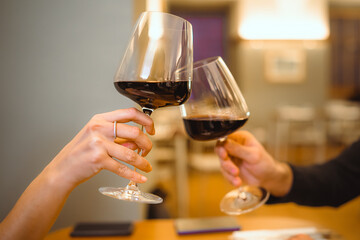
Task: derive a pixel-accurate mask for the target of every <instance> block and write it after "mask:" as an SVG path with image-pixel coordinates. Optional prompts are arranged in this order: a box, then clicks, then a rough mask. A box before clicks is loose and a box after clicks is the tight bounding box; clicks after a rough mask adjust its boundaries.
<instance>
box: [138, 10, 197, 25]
mask: <svg viewBox="0 0 360 240" xmlns="http://www.w3.org/2000/svg"><path fill="white" fill-rule="evenodd" d="M145 14H163V15H167V16H169V17H173V18H178V19H180V20H182V21H184V22H185V23H186V24H189V25H190V26H192V24H191V23H190V22H189V21H188V20H186V19H185V18H182V17H180V16H177V15H174V14H171V13H167V12H161V11H144V12H142V13H141V14H140V16H141V15H145ZM140 16H139V18H140Z"/></svg>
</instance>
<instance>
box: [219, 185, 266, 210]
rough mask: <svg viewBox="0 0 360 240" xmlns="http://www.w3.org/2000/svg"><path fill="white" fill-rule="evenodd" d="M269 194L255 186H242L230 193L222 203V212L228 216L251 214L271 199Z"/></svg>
mask: <svg viewBox="0 0 360 240" xmlns="http://www.w3.org/2000/svg"><path fill="white" fill-rule="evenodd" d="M269 195H270V194H269V192H268V191H266V190H265V189H263V188H258V187H254V186H242V187H240V188H238V189H234V190H232V191H230V192H228V193H227V194H226V195H225V196H224V197H223V199H222V200H221V202H220V210H221V211H222V212H224V213H226V214H228V215H240V214H243V213H247V212H250V211H252V210H254V209H256V208H258V207H260V206H261V205H263V204H264V203H265V202H266V201H267V200H268V199H269Z"/></svg>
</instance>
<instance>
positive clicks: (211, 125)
mask: <svg viewBox="0 0 360 240" xmlns="http://www.w3.org/2000/svg"><path fill="white" fill-rule="evenodd" d="M181 115H182V118H183V122H184V126H185V129H186V132H187V134H188V135H189V136H190V137H191V138H192V139H194V140H198V141H207V140H219V141H225V140H226V136H227V135H229V134H231V133H232V132H234V131H236V130H237V129H239V128H241V127H242V126H243V125H244V124H245V123H246V121H247V120H248V118H249V116H250V112H249V110H248V107H247V105H246V102H245V99H244V97H243V96H242V94H241V92H240V89H239V87H238V85H237V83H236V82H235V79H234V77H233V76H232V74H231V72H230V70H229V69H228V67H227V66H226V64H225V62H224V61H223V59H222V58H221V57H212V58H207V59H204V60H200V61H198V62H195V63H194V69H193V85H192V92H191V96H190V98H189V100H188V101H187V102H186V103H185V104H184V105H182V106H181ZM268 197H269V193H268V192H267V191H266V190H265V189H262V188H258V187H256V186H241V187H240V188H238V189H235V190H233V191H230V192H229V193H227V194H226V195H225V196H224V198H223V199H222V201H221V203H220V209H221V211H223V212H225V213H227V214H230V215H238V214H241V213H245V212H248V211H251V210H253V209H255V208H257V207H258V206H260V205H262V204H263V203H264V202H265V201H266V200H267V199H268Z"/></svg>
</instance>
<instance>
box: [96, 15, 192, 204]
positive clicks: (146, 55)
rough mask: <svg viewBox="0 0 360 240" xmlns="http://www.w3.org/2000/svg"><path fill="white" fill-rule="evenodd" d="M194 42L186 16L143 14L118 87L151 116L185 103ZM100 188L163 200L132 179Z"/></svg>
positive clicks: (127, 197) (149, 200) (133, 198)
mask: <svg viewBox="0 0 360 240" xmlns="http://www.w3.org/2000/svg"><path fill="white" fill-rule="evenodd" d="M192 41H193V39H192V26H191V24H190V23H189V22H188V21H186V20H185V19H182V18H180V17H178V16H175V15H172V14H168V13H163V12H144V13H142V14H141V15H140V17H139V19H138V21H137V24H136V26H135V30H134V32H133V35H132V38H131V40H130V42H129V45H128V48H127V50H126V52H125V55H124V57H123V60H122V62H121V64H120V66H119V68H118V71H117V73H116V75H115V78H114V86H115V88H116V89H117V90H118V92H119V93H121V94H122V95H124V96H126V97H128V98H130V99H131V100H133V101H134V102H136V103H138V104H139V105H140V107H141V108H142V110H143V112H144V113H146V114H147V115H149V116H150V115H151V113H152V112H153V111H154V110H155V109H157V108H161V107H167V106H178V105H180V104H183V103H184V102H185V101H186V100H187V99H188V97H189V96H190V91H191V79H192V67H193V42H192ZM139 154H141V153H139ZM99 191H100V192H101V193H102V194H104V195H107V196H110V197H113V198H117V199H121V200H127V201H134V202H143V203H161V202H162V198H160V197H158V196H156V195H154V194H151V193H144V192H142V191H140V189H139V188H138V186H137V184H136V183H134V182H132V181H130V183H129V184H128V185H127V186H126V187H120V188H114V187H102V188H100V189H99Z"/></svg>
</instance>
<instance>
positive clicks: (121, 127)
mask: <svg viewBox="0 0 360 240" xmlns="http://www.w3.org/2000/svg"><path fill="white" fill-rule="evenodd" d="M116 130H117V136H118V137H119V138H117V139H115V142H116V143H120V144H122V142H124V141H127V142H129V140H131V142H133V143H135V144H136V145H137V147H138V148H140V149H142V150H143V152H142V156H146V155H147V154H148V153H149V152H150V150H151V148H152V142H151V140H150V139H149V138H148V136H146V134H145V133H143V132H142V131H141V129H140V128H138V127H134V126H130V125H127V124H121V123H118V124H117V128H116ZM124 138H125V139H126V140H124Z"/></svg>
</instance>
